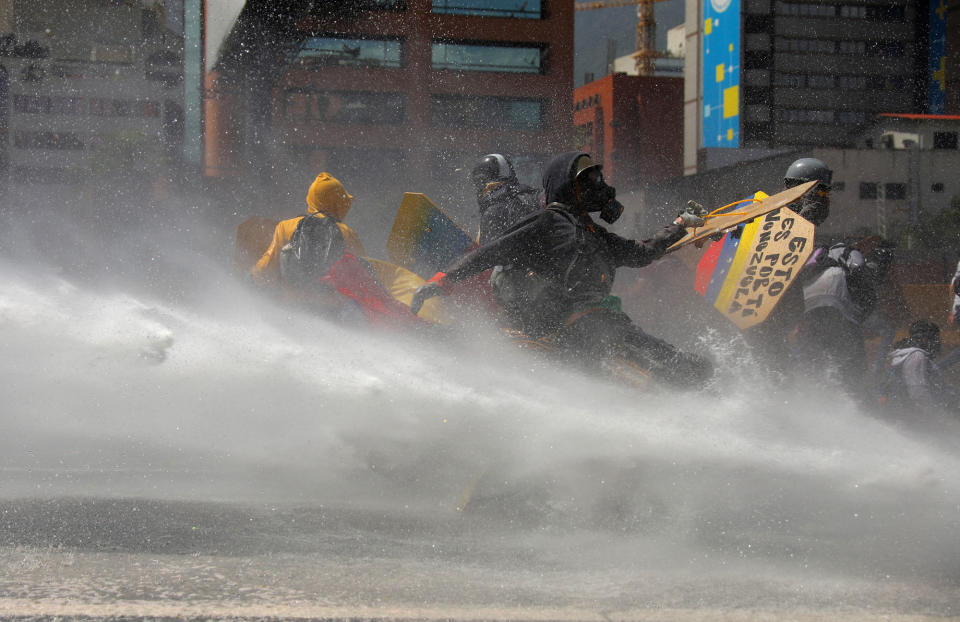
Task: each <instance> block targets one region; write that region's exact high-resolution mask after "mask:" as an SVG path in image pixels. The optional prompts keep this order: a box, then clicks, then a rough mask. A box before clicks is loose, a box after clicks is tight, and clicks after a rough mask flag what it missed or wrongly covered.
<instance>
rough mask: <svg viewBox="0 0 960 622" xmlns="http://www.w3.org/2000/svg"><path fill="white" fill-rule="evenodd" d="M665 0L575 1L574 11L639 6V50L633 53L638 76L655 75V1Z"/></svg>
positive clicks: (656, 54)
mask: <svg viewBox="0 0 960 622" xmlns="http://www.w3.org/2000/svg"><path fill="white" fill-rule="evenodd" d="M662 1H663V0H596V1H595V2H575V3H574V5H573V10H574V11H590V10H592V9H609V8H613V7H618V6H633V5H636V6H637V51H636V52H634V53H633V60H634V62H635V63H636V67H637V75H638V76H652V75H653V59H655V58H656V57H658V56H659V55H660V54H659V53H658V52H657V20H655V19H654V18H653V3H654V2H662Z"/></svg>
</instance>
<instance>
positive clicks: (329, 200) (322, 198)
mask: <svg viewBox="0 0 960 622" xmlns="http://www.w3.org/2000/svg"><path fill="white" fill-rule="evenodd" d="M352 202H353V197H352V196H350V195H349V194H347V190H346V188H344V187H343V184H341V183H340V182H339V181H338V180H337V179H336V178H335V177H334V176H333V175H331V174H329V173H320V174H319V175H317V178H316V179H314V180H313V183H312V184H311V185H310V190H308V191H307V212H309V213H311V214H313V213H316V212H320V213H322V214H326V215H327V216H333V217H334V218H336V219H337V220H343V219H344V218H346V216H347V212H348V211H350V204H351V203H352Z"/></svg>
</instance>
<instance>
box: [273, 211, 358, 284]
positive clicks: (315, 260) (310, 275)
mask: <svg viewBox="0 0 960 622" xmlns="http://www.w3.org/2000/svg"><path fill="white" fill-rule="evenodd" d="M344 250H345V243H344V240H343V233H342V232H341V231H340V227H338V226H337V221H336V220H334V219H333V218H330V217H328V216H324V215H323V214H307V215H306V216H304V217H303V218H301V219H300V222H299V223H297V228H296V229H294V230H293V235H292V236H290V241H289V242H287V244H285V245H284V247H283V248H281V249H280V278H281V279H282V280H283V281H284V282H285V283H287V284H288V285H292V286H294V287H306V286H308V285H310V284H312V283H315V282H316V280H317V279H318V278H320V277H322V276H323V275H325V274H326V273H327V271H328V270H330V267H331V266H333V264H335V263H336V262H337V260H339V259H340V258H341V257H343V254H344Z"/></svg>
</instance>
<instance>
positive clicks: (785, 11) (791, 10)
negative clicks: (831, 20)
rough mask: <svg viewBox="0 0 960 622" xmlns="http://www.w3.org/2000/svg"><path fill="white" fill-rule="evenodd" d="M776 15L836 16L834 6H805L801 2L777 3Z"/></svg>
mask: <svg viewBox="0 0 960 622" xmlns="http://www.w3.org/2000/svg"><path fill="white" fill-rule="evenodd" d="M776 10H777V14H778V15H794V16H798V17H834V16H835V15H836V14H837V8H836V7H835V6H824V5H820V4H805V3H801V2H777V7H776Z"/></svg>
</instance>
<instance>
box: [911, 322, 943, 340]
mask: <svg viewBox="0 0 960 622" xmlns="http://www.w3.org/2000/svg"><path fill="white" fill-rule="evenodd" d="M939 334H940V327H939V326H937V325H936V324H934V323H933V322H931V321H930V320H917V321H916V322H914V323H913V324H911V325H910V336H911V337H932V336H934V335H939Z"/></svg>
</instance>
